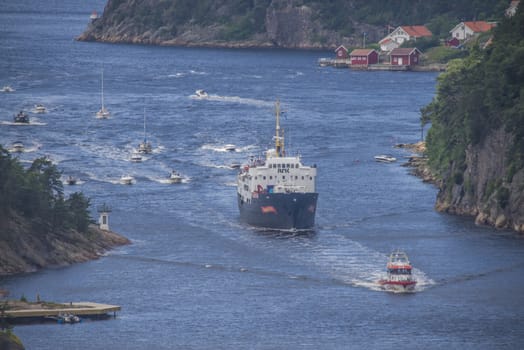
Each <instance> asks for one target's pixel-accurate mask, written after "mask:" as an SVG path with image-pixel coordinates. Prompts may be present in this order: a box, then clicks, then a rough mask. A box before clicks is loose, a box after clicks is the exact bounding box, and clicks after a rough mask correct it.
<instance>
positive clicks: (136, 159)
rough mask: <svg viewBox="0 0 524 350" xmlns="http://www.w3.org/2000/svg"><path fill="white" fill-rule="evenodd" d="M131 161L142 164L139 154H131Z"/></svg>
mask: <svg viewBox="0 0 524 350" xmlns="http://www.w3.org/2000/svg"><path fill="white" fill-rule="evenodd" d="M130 160H131V161H132V162H133V163H140V162H141V161H142V156H141V155H140V153H139V152H133V154H131V158H130Z"/></svg>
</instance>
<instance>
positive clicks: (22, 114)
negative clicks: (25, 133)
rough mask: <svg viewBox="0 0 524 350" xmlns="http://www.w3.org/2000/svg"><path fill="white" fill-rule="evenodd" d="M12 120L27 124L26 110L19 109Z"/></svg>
mask: <svg viewBox="0 0 524 350" xmlns="http://www.w3.org/2000/svg"><path fill="white" fill-rule="evenodd" d="M14 121H15V123H24V124H29V116H28V115H27V113H26V112H24V111H20V112H18V114H17V115H15V118H14Z"/></svg>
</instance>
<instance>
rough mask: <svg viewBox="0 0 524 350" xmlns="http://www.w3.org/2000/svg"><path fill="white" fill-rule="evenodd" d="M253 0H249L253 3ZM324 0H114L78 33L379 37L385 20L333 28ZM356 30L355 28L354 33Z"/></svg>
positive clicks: (300, 42)
mask: <svg viewBox="0 0 524 350" xmlns="http://www.w3.org/2000/svg"><path fill="white" fill-rule="evenodd" d="M247 3H248V2H246V4H247ZM318 3H319V1H301V0H259V1H254V2H253V3H252V4H251V5H246V4H243V3H242V2H238V1H225V0H222V1H212V2H209V1H201V2H200V3H199V4H190V5H188V6H190V8H187V6H186V4H185V1H182V0H178V1H176V0H171V1H169V0H127V1H122V0H109V1H108V2H107V5H106V7H105V9H104V13H103V16H102V17H101V18H99V19H96V20H94V21H92V23H91V24H89V26H88V28H87V30H86V31H85V32H84V33H82V34H81V35H80V36H79V37H78V38H77V39H78V40H80V41H103V42H111V43H141V44H155V45H178V46H201V47H241V48H249V47H268V48H299V49H325V48H330V49H332V48H334V47H336V46H338V45H340V44H341V43H344V44H345V45H349V46H357V45H359V44H360V43H362V32H366V34H367V39H368V40H371V41H377V40H378V39H379V38H380V37H381V36H382V35H383V28H382V27H379V26H373V25H367V24H364V23H359V22H357V21H355V20H352V19H351V18H349V17H348V18H347V23H348V25H350V26H351V28H352V30H350V31H345V33H344V31H340V30H335V29H328V27H329V26H328V25H327V24H326V23H325V22H326V20H325V18H323V17H322V16H320V15H319V11H320V10H319V5H318ZM350 32H351V33H350Z"/></svg>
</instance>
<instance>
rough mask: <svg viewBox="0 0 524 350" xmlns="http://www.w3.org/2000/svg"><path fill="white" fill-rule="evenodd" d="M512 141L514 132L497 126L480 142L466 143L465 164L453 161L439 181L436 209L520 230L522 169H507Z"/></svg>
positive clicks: (522, 226)
mask: <svg viewBox="0 0 524 350" xmlns="http://www.w3.org/2000/svg"><path fill="white" fill-rule="evenodd" d="M513 140H514V135H512V134H511V133H508V132H507V131H504V129H498V130H495V131H493V132H491V133H490V134H489V135H488V136H487V137H486V138H485V140H484V142H482V143H481V144H479V145H475V146H473V145H469V146H468V147H467V149H466V159H465V164H461V165H460V166H457V165H458V164H453V165H452V166H451V167H450V169H449V172H448V174H447V176H446V178H447V181H444V182H442V183H441V184H440V190H439V193H438V196H437V203H436V208H437V210H439V211H443V212H447V213H451V214H457V215H468V216H473V217H475V222H476V223H477V224H487V225H491V226H494V227H496V228H503V229H511V230H514V231H517V232H521V233H524V169H520V170H519V171H517V172H516V173H514V174H510V173H509V171H510V169H508V164H509V163H510V161H511V160H510V159H508V148H509V147H510V145H512V144H513ZM451 174H453V176H452V175H451Z"/></svg>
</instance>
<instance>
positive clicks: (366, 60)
mask: <svg viewBox="0 0 524 350" xmlns="http://www.w3.org/2000/svg"><path fill="white" fill-rule="evenodd" d="M349 59H350V62H351V66H368V65H370V64H377V63H378V52H377V51H375V50H373V49H356V50H353V51H351V54H350V55H349Z"/></svg>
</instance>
